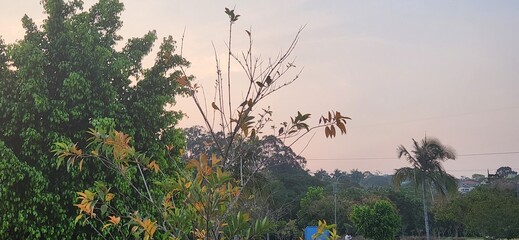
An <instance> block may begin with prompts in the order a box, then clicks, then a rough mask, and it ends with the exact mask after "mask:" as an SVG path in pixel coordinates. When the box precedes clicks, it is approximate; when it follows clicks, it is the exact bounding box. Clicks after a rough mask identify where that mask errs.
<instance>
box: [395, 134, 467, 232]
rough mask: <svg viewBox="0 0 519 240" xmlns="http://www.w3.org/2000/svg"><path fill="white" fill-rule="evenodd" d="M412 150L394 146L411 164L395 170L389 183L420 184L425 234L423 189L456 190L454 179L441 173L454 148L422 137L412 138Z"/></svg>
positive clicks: (425, 217)
mask: <svg viewBox="0 0 519 240" xmlns="http://www.w3.org/2000/svg"><path fill="white" fill-rule="evenodd" d="M413 143H414V145H413V150H412V151H411V152H409V151H408V150H407V149H406V148H405V147H404V146H403V145H400V146H399V147H398V149H397V151H398V157H399V158H402V157H404V158H405V159H406V160H407V161H408V162H409V163H410V164H411V165H412V167H403V168H400V169H397V170H396V171H395V175H394V176H393V185H394V186H395V187H399V186H400V185H401V184H402V182H404V181H412V182H414V183H415V186H417V187H418V186H421V187H422V188H421V191H422V201H423V213H424V225H425V234H426V237H427V239H428V240H429V239H430V235H429V214H428V211H427V205H428V204H427V198H426V195H427V191H426V190H427V189H430V188H434V189H435V190H436V191H437V192H438V193H439V194H440V195H442V196H446V195H447V193H449V192H450V193H455V192H456V189H457V187H456V179H455V178H454V177H453V176H452V175H449V174H448V173H446V172H445V169H444V168H443V166H442V164H441V163H442V162H443V161H445V160H447V159H455V158H456V155H455V153H454V149H452V148H450V147H448V146H445V145H443V144H442V143H441V142H440V141H439V140H437V139H435V138H427V137H426V138H424V139H423V140H422V141H421V142H417V141H416V140H414V139H413Z"/></svg>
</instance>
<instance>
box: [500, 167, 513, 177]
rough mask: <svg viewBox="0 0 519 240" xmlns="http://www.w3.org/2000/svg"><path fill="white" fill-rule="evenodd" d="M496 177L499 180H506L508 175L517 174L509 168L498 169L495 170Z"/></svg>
mask: <svg viewBox="0 0 519 240" xmlns="http://www.w3.org/2000/svg"><path fill="white" fill-rule="evenodd" d="M496 175H497V176H498V177H500V178H506V177H508V176H509V175H517V172H516V171H514V170H512V168H511V167H500V168H498V169H497V170H496Z"/></svg>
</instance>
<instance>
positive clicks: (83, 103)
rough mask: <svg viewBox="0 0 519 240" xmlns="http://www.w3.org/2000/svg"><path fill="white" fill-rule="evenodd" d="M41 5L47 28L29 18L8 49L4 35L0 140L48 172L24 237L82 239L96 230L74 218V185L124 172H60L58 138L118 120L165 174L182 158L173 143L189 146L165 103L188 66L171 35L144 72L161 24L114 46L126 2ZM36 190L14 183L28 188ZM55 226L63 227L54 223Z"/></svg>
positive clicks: (80, 137)
mask: <svg viewBox="0 0 519 240" xmlns="http://www.w3.org/2000/svg"><path fill="white" fill-rule="evenodd" d="M41 2H42V4H43V7H44V10H45V13H46V14H47V18H46V19H45V21H44V23H43V25H42V26H41V27H38V26H36V24H35V23H34V22H33V21H32V19H31V18H29V17H28V16H24V17H23V19H22V25H23V27H24V29H25V36H24V38H23V39H22V40H20V41H18V42H16V43H13V44H10V45H8V46H7V47H6V46H5V45H4V44H3V42H2V41H0V112H1V114H0V122H2V124H1V125H0V140H2V141H4V142H5V146H6V147H7V148H9V149H11V151H12V152H13V154H14V156H15V157H16V158H17V159H18V160H19V161H20V163H21V164H22V165H24V166H27V167H29V168H30V169H32V170H31V171H32V172H34V173H33V176H41V178H40V177H38V181H39V182H38V188H37V189H41V190H39V191H41V192H42V194H40V195H38V196H36V197H37V198H38V197H41V199H40V200H39V201H40V202H43V203H42V204H47V205H50V206H49V207H43V208H39V209H38V211H39V214H38V215H36V216H34V219H33V220H31V221H28V222H27V223H28V225H26V226H24V229H25V230H26V231H27V235H28V236H31V237H34V236H37V234H38V233H39V232H44V231H47V232H46V233H47V234H44V236H45V237H46V238H50V239H61V238H77V237H78V234H81V233H82V232H84V231H87V232H86V235H91V233H89V231H90V230H89V228H83V229H81V228H78V227H77V226H75V225H74V221H73V220H74V218H73V217H74V215H76V209H75V208H73V207H72V206H71V204H70V203H72V202H73V196H74V194H75V192H76V191H77V190H78V189H84V188H86V187H87V186H90V185H92V184H93V182H95V181H97V180H108V181H115V179H117V176H115V175H113V174H111V173H107V172H105V171H103V170H102V169H101V168H100V166H99V165H98V164H85V165H83V166H82V167H83V168H86V169H90V172H92V173H94V174H92V175H86V174H85V173H84V172H79V171H77V170H73V171H72V174H68V173H66V172H65V169H63V168H58V169H57V168H56V161H55V160H54V158H53V156H52V155H51V153H50V152H49V149H50V146H51V144H52V143H54V142H56V141H65V140H66V141H70V142H75V143H77V144H78V146H79V147H81V146H85V144H86V141H84V132H85V130H86V129H88V127H89V126H90V124H94V125H98V126H107V127H108V126H112V127H113V126H117V128H118V129H122V130H123V131H125V132H128V133H130V134H131V135H132V136H134V138H133V140H132V143H133V144H134V146H135V147H136V149H138V150H145V151H148V153H149V154H150V155H152V156H153V157H154V158H155V159H156V161H157V163H158V164H160V166H161V167H162V170H163V171H164V172H165V173H171V172H173V171H174V169H175V168H176V167H175V165H176V163H175V162H176V161H178V157H177V158H166V157H165V155H166V147H165V146H170V147H171V146H175V147H174V151H173V152H167V153H168V154H172V155H175V154H176V155H177V156H178V151H179V150H180V149H182V146H183V137H182V133H181V132H180V131H178V130H176V129H175V128H174V126H175V124H176V123H177V121H178V119H179V118H180V113H178V112H173V111H167V110H165V109H164V107H165V106H166V105H170V104H174V103H175V96H177V95H178V94H179V93H182V90H181V89H182V88H180V87H179V85H178V82H177V78H178V77H179V76H180V75H181V74H180V72H179V71H177V70H178V68H179V67H181V66H184V67H187V66H188V65H189V63H188V62H187V61H186V60H185V59H183V58H182V57H181V56H179V55H177V54H175V53H174V51H175V41H174V40H173V39H172V38H171V37H167V38H164V39H163V42H162V44H160V47H159V50H158V53H157V57H156V59H155V63H154V65H153V66H152V67H150V68H149V69H144V68H143V67H142V64H141V62H142V59H143V58H144V57H145V56H146V55H147V54H148V53H149V52H150V51H151V48H152V45H153V43H154V42H155V40H156V39H157V36H156V33H155V32H154V31H150V32H148V33H146V34H145V35H144V36H143V37H141V38H132V39H129V40H128V41H127V42H126V44H122V45H123V47H122V49H121V50H117V47H116V45H117V44H118V43H120V42H121V40H122V37H121V36H119V35H118V34H117V31H118V30H119V29H120V28H121V26H122V22H121V20H120V15H121V13H122V11H123V8H124V7H123V4H122V3H120V2H119V1H118V0H99V1H98V2H97V3H95V4H94V5H93V6H92V7H91V8H90V9H88V10H83V7H82V1H78V0H74V1H64V0H45V1H41ZM175 151H177V152H176V153H175ZM20 181H22V180H21V179H20ZM3 183H4V182H2V184H3ZM15 186H20V187H27V185H26V184H15ZM120 187H123V186H120ZM32 190H33V189H30V188H22V189H17V191H20V192H22V193H26V194H28V193H29V192H30V191H32ZM48 195H50V197H49V196H48ZM21 201H29V199H21ZM20 204H21V205H20V206H23V204H22V203H20ZM25 204H26V205H29V204H30V202H27V203H25ZM68 206H70V207H68ZM61 208H63V209H62V210H59V211H58V210H56V209H61ZM4 214H5V212H0V222H2V224H5V223H4V222H5V221H9V219H10V218H9V217H7V215H4ZM54 226H60V230H59V231H54V230H52V229H53V228H54ZM33 229H38V230H33ZM9 231H11V230H9ZM21 236H23V235H21Z"/></svg>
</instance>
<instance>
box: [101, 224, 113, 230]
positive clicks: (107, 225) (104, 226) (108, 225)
mask: <svg viewBox="0 0 519 240" xmlns="http://www.w3.org/2000/svg"><path fill="white" fill-rule="evenodd" d="M111 225H112V224H110V223H107V224H105V225H103V228H102V229H101V230H105V228H107V227H110V226H111Z"/></svg>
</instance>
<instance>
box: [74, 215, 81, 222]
mask: <svg viewBox="0 0 519 240" xmlns="http://www.w3.org/2000/svg"><path fill="white" fill-rule="evenodd" d="M81 218H83V214H79V215H77V216H76V219H74V223H77V222H78V221H79V220H81Z"/></svg>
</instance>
